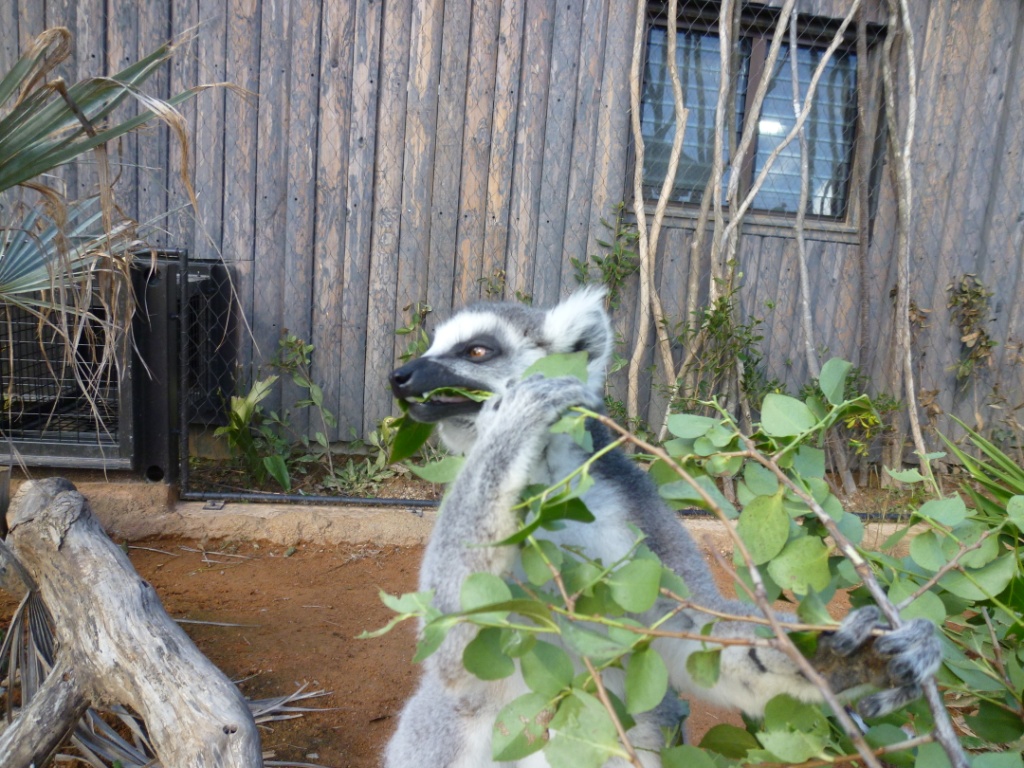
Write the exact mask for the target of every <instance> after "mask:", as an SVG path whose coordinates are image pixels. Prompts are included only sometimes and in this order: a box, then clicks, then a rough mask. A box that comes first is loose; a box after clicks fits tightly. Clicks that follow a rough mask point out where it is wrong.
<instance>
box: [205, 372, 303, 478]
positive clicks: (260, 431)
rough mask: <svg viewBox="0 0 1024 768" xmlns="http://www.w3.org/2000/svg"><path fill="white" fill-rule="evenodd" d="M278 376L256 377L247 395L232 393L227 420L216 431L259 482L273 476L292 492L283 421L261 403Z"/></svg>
mask: <svg viewBox="0 0 1024 768" xmlns="http://www.w3.org/2000/svg"><path fill="white" fill-rule="evenodd" d="M277 378H278V377H277V376H267V377H265V378H262V379H256V381H254V382H253V383H252V386H251V387H250V388H249V391H248V392H247V393H246V394H245V395H241V396H237V395H232V397H231V401H230V403H229V408H228V423H227V424H225V425H224V426H222V427H217V429H216V430H214V433H213V434H214V435H215V436H217V437H224V438H226V439H227V441H228V445H229V446H230V447H231V448H232V449H233V451H232V453H233V455H235V456H237V457H239V458H240V459H241V461H242V463H243V464H244V466H245V468H246V470H247V471H248V472H249V473H250V474H251V475H252V476H253V478H254V479H255V480H256V482H258V483H263V482H265V481H266V479H267V478H268V477H272V478H274V480H276V481H277V483H278V485H280V486H281V487H282V488H283V489H284V490H286V491H289V490H291V487H292V481H291V474H290V473H289V471H288V458H289V457H290V456H291V453H292V444H291V443H290V442H289V441H287V440H285V439H284V438H283V437H282V436H281V434H280V432H279V427H280V426H281V424H282V422H281V420H280V419H279V418H278V417H277V415H276V414H272V415H271V414H267V413H266V412H265V411H264V409H263V406H262V405H261V403H262V402H263V401H264V400H266V398H267V396H268V395H269V394H270V393H271V391H272V390H273V387H274V384H275V383H276V382H277Z"/></svg>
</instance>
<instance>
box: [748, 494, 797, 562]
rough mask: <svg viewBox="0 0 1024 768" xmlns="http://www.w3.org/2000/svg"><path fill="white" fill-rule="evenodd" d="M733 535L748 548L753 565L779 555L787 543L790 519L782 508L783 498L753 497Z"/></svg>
mask: <svg viewBox="0 0 1024 768" xmlns="http://www.w3.org/2000/svg"><path fill="white" fill-rule="evenodd" d="M736 532H737V533H738V534H739V535H740V538H741V539H743V543H744V544H746V545H747V550H748V551H749V552H750V557H751V559H753V561H754V565H761V564H762V563H766V562H768V561H769V560H771V559H772V558H773V557H775V556H776V555H777V554H779V552H781V551H782V548H783V547H784V546H786V541H787V540H788V539H789V515H787V514H786V511H785V510H784V509H783V508H782V494H780V493H777V494H775V495H774V496H755V497H754V498H753V499H752V500H751V501H750V503H748V504H747V506H745V507H744V508H743V511H742V512H740V519H739V522H738V523H737V524H736Z"/></svg>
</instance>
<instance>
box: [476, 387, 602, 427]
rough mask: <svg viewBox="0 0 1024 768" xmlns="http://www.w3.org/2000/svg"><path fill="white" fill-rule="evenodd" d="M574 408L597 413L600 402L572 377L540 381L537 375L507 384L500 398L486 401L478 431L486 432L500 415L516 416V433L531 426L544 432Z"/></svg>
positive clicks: (496, 421) (590, 390) (591, 392)
mask: <svg viewBox="0 0 1024 768" xmlns="http://www.w3.org/2000/svg"><path fill="white" fill-rule="evenodd" d="M574 405H581V406H584V407H586V408H590V409H592V410H593V409H597V408H600V407H601V398H600V397H599V396H598V395H597V394H596V393H595V392H594V391H593V390H592V389H590V388H589V387H588V386H587V385H586V384H584V383H583V382H582V381H580V380H579V379H577V378H575V377H573V376H559V377H557V378H544V377H543V376H540V375H539V374H538V375H535V376H530V377H529V378H528V379H523V380H522V381H516V382H510V383H509V385H508V388H507V389H506V391H505V393H504V394H503V395H501V396H498V397H492V398H490V399H489V400H488V401H487V402H486V403H485V404H484V407H483V410H482V411H481V414H480V420H479V426H478V428H479V429H480V431H481V433H483V432H486V431H487V430H488V428H489V427H491V426H492V425H494V424H495V423H498V422H499V421H500V417H499V414H500V413H502V412H503V411H504V412H505V413H514V414H515V415H516V418H515V422H516V425H517V426H518V427H519V428H520V429H521V428H522V427H523V426H525V425H528V424H535V425H538V427H539V428H541V429H544V430H546V429H547V428H548V427H550V426H551V425H552V424H554V423H555V422H556V421H558V419H559V418H561V416H562V414H563V413H565V411H567V410H568V409H569V408H572V407H573V406H574Z"/></svg>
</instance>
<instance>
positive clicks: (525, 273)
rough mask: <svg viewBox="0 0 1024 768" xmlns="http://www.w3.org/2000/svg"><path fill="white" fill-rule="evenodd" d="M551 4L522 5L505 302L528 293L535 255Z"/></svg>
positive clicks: (545, 0)
mask: <svg viewBox="0 0 1024 768" xmlns="http://www.w3.org/2000/svg"><path fill="white" fill-rule="evenodd" d="M554 21H555V2H554V0H526V17H525V19H524V26H523V69H522V72H523V75H522V80H521V83H520V93H519V110H518V117H517V120H516V140H515V172H514V174H513V176H512V203H511V208H510V212H509V233H508V245H507V250H506V254H505V275H506V280H507V282H506V286H505V295H506V297H511V296H513V295H514V294H515V293H516V292H523V293H527V294H529V293H532V292H533V289H534V285H533V266H534V259H535V257H536V254H537V222H538V217H539V210H540V190H541V181H542V174H543V170H544V146H543V139H542V137H543V136H544V135H545V127H544V126H545V122H546V118H547V98H548V90H549V87H550V83H549V76H550V74H551V41H552V33H553V29H554Z"/></svg>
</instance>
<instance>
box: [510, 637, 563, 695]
mask: <svg viewBox="0 0 1024 768" xmlns="http://www.w3.org/2000/svg"><path fill="white" fill-rule="evenodd" d="M519 665H520V668H521V669H522V671H523V680H525V681H526V684H527V685H528V686H529V687H530V690H531V691H533V692H535V693H539V694H541V695H542V696H545V697H547V698H548V699H554V698H555V697H556V696H558V695H559V693H561V692H562V691H563V690H565V689H566V688H568V687H569V686H570V685H571V684H572V678H573V676H574V675H575V670H574V669H573V665H572V660H571V659H570V658H569V654H567V653H566V652H565V651H564V650H563V649H561V648H559V647H558V646H557V645H552V644H551V643H547V642H544V641H543V640H538V641H537V642H536V643H535V644H534V646H533V648H531V649H530V650H529V651H528V652H527V653H526V654H524V655H523V657H522V658H521V659H520V660H519Z"/></svg>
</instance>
